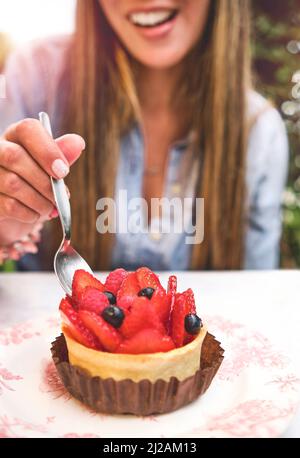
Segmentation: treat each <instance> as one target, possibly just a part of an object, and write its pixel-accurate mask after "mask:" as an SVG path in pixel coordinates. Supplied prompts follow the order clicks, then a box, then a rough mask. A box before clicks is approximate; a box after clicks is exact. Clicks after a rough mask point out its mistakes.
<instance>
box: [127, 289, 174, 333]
mask: <svg viewBox="0 0 300 458" xmlns="http://www.w3.org/2000/svg"><path fill="white" fill-rule="evenodd" d="M145 328H153V329H156V330H158V331H159V332H160V333H162V334H165V333H166V329H165V328H164V326H163V324H162V322H161V320H160V319H159V317H158V315H157V313H156V310H155V307H154V304H153V303H152V301H149V299H147V298H146V297H136V298H135V299H134V301H133V303H132V307H131V309H130V312H128V314H127V316H126V317H125V319H124V321H123V324H122V326H121V327H120V331H121V333H122V334H123V336H124V337H126V338H129V337H132V336H133V335H134V334H136V333H137V332H139V331H140V330H142V329H145Z"/></svg>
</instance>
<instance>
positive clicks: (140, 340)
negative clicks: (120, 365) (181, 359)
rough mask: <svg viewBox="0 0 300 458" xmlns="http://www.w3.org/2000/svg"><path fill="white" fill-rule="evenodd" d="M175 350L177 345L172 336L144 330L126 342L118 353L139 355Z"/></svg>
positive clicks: (153, 330) (154, 330)
mask: <svg viewBox="0 0 300 458" xmlns="http://www.w3.org/2000/svg"><path fill="white" fill-rule="evenodd" d="M174 348H175V345H174V342H173V340H172V339H171V337H170V336H166V335H163V334H161V333H160V332H159V331H157V330H156V329H143V330H141V331H139V332H138V333H137V334H135V335H134V336H133V337H131V338H130V339H126V340H124V341H123V342H122V343H121V345H120V346H119V348H118V349H117V352H118V353H127V354H135V355H138V354H144V353H156V352H166V351H170V350H173V349H174Z"/></svg>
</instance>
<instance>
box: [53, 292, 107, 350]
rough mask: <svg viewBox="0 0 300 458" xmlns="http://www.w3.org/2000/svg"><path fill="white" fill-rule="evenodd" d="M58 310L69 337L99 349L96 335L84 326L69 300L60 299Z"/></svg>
mask: <svg viewBox="0 0 300 458" xmlns="http://www.w3.org/2000/svg"><path fill="white" fill-rule="evenodd" d="M59 310H60V314H61V318H62V322H63V327H66V328H67V330H68V332H69V333H70V335H71V337H73V338H74V339H75V340H77V342H79V343H81V344H82V345H85V346H86V347H89V348H94V349H95V350H99V349H101V345H100V343H99V341H98V339H97V337H96V336H95V335H94V334H93V333H92V332H91V331H89V330H88V329H87V328H86V327H85V325H84V323H83V322H82V320H81V319H80V317H79V316H78V313H77V312H76V310H74V309H73V307H72V305H71V303H70V301H69V300H67V299H62V300H61V302H60V305H59Z"/></svg>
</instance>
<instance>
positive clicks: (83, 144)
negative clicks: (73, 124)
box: [79, 137, 86, 151]
mask: <svg viewBox="0 0 300 458" xmlns="http://www.w3.org/2000/svg"><path fill="white" fill-rule="evenodd" d="M79 139H80V141H81V145H80V149H81V150H82V151H83V150H84V149H85V147H86V144H85V141H84V139H83V138H82V137H79Z"/></svg>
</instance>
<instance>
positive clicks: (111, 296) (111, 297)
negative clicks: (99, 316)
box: [103, 291, 117, 305]
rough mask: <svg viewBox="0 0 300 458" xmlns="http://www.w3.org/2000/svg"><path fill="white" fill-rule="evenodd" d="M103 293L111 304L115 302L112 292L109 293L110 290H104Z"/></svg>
mask: <svg viewBox="0 0 300 458" xmlns="http://www.w3.org/2000/svg"><path fill="white" fill-rule="evenodd" d="M103 294H105V296H106V297H107V299H108V300H109V303H110V304H111V305H114V304H115V303H116V302H117V300H116V296H115V295H114V294H113V293H111V292H110V291H104V293H103Z"/></svg>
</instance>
